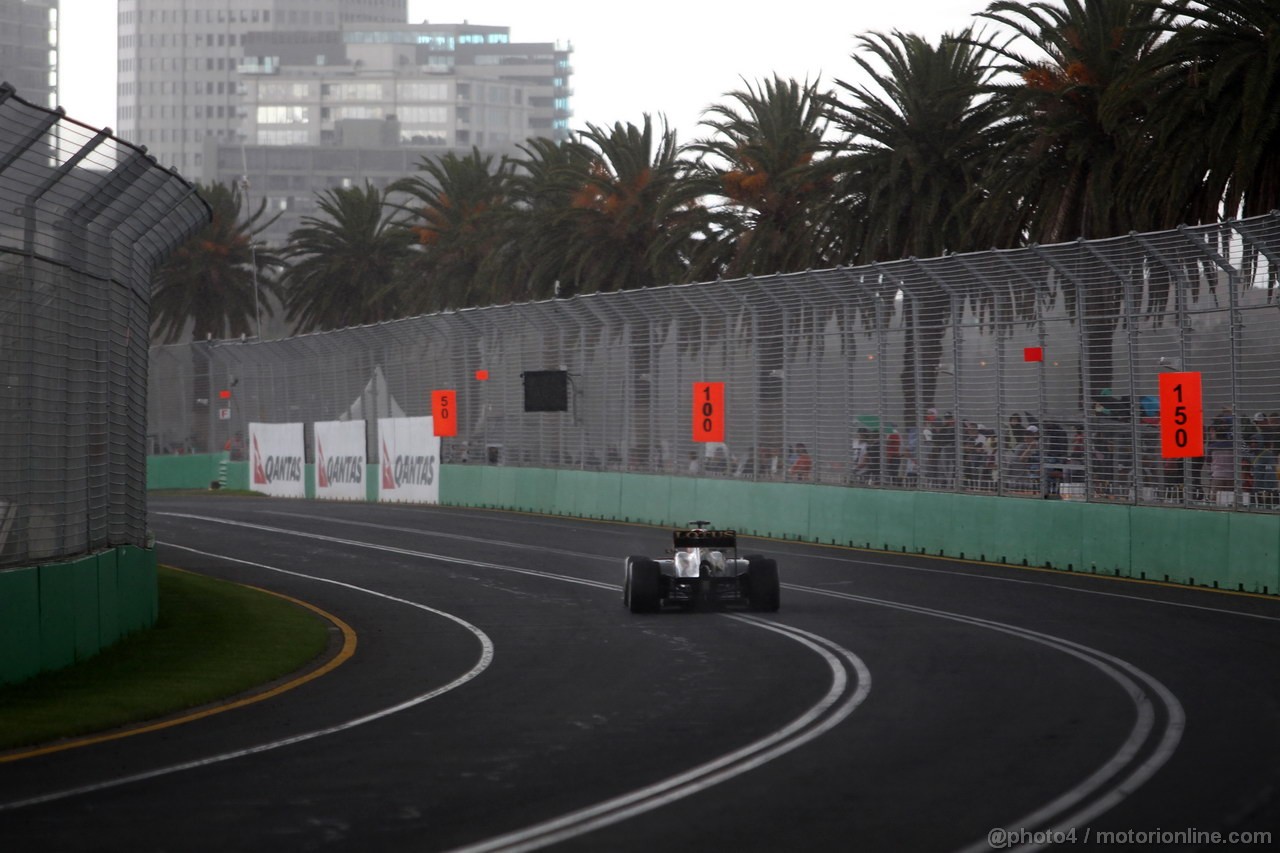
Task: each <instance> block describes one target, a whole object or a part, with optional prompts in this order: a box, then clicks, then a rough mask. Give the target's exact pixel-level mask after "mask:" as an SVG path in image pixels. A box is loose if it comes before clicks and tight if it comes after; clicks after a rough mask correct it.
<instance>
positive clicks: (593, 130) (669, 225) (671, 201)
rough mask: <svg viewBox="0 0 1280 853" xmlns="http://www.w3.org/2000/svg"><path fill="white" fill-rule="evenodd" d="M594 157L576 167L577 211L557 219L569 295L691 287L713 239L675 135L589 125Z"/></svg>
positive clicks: (647, 124) (649, 127)
mask: <svg viewBox="0 0 1280 853" xmlns="http://www.w3.org/2000/svg"><path fill="white" fill-rule="evenodd" d="M580 139H581V141H582V142H583V143H584V144H586V145H587V146H588V147H589V149H590V152H591V155H590V156H589V157H588V158H586V159H584V160H579V161H578V162H577V163H576V166H577V171H576V172H575V173H574V174H573V175H572V176H571V177H572V179H573V181H574V192H573V195H572V197H571V198H570V199H569V206H568V207H567V208H565V209H563V210H562V211H561V212H560V214H559V215H558V216H557V217H556V227H558V228H563V229H565V231H564V235H563V240H564V243H563V249H564V255H563V259H562V260H563V266H562V269H561V284H562V291H561V293H562V294H566V295H567V294H568V293H575V292H580V293H591V292H595V291H601V290H626V289H631V288H637V287H649V286H653V285H663V284H671V283H676V282H683V281H686V280H687V276H688V273H689V265H690V259H691V258H692V257H693V256H694V254H695V253H696V252H697V251H698V247H699V246H700V245H701V243H703V242H704V241H705V240H706V239H707V233H708V225H709V217H708V216H707V211H706V209H705V208H703V207H702V206H701V205H700V204H699V203H698V197H699V195H700V193H701V191H700V188H699V186H698V184H697V183H696V182H694V181H692V180H689V174H690V171H691V165H690V164H689V163H688V162H686V161H684V160H683V159H681V156H680V154H681V149H680V147H679V146H678V145H677V143H676V136H675V132H674V131H671V130H669V129H668V128H667V127H666V123H665V121H664V122H663V127H662V130H661V131H657V132H655V130H654V127H653V123H652V121H651V119H650V117H649V116H648V115H646V116H645V117H644V124H643V126H640V127H637V126H636V125H634V124H630V123H628V124H625V125H624V124H622V123H621V122H619V123H616V124H614V125H613V127H611V128H604V127H599V126H597V125H590V124H589V125H587V130H586V131H585V132H584V133H582V134H581V137H580Z"/></svg>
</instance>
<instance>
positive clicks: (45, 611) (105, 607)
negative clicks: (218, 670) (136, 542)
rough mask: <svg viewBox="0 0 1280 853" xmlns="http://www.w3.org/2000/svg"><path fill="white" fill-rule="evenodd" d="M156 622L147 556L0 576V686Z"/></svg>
mask: <svg viewBox="0 0 1280 853" xmlns="http://www.w3.org/2000/svg"><path fill="white" fill-rule="evenodd" d="M158 615H159V607H158V601H157V593H156V554H155V551H152V550H147V549H144V548H137V547H134V546H124V547H120V548H113V549H110V550H107V551H101V552H98V553H96V554H89V555H87V556H85V557H82V558H80V559H78V560H72V561H69V562H63V563H48V564H45V565H40V566H29V567H25V568H17V569H7V570H4V571H0V684H15V683H17V682H19V681H24V680H25V679H27V678H30V677H31V676H33V675H36V674H38V673H41V672H49V671H52V670H55V669H61V668H62V667H64V666H67V665H69V664H72V663H75V662H76V661H80V660H84V659H86V658H89V657H92V656H93V655H95V654H97V653H98V652H100V651H102V650H103V649H105V648H107V647H108V646H111V645H113V644H114V643H115V642H116V641H118V640H120V639H121V638H123V637H125V636H128V635H129V634H132V633H134V632H136V631H140V630H142V629H144V628H149V627H151V626H152V625H154V624H155V622H156V618H157V616H158Z"/></svg>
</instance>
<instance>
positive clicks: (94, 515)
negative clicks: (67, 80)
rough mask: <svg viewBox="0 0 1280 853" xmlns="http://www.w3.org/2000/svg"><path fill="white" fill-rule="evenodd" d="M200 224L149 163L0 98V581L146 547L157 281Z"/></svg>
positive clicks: (184, 196)
mask: <svg viewBox="0 0 1280 853" xmlns="http://www.w3.org/2000/svg"><path fill="white" fill-rule="evenodd" d="M208 219H209V211H208V207H207V205H205V203H204V202H203V201H202V200H201V199H200V198H199V197H198V196H197V195H196V194H195V188H194V187H193V186H192V185H191V184H189V183H187V182H186V181H184V180H183V179H182V178H180V177H179V176H178V175H176V174H175V173H173V172H171V171H169V170H167V169H163V168H161V167H159V166H158V165H156V163H155V161H154V160H153V159H152V158H151V157H149V156H148V155H147V154H146V151H145V149H142V148H138V147H135V146H133V145H130V144H128V143H126V142H123V141H121V140H119V139H116V138H115V137H114V136H112V135H111V133H110V131H108V130H98V129H95V128H92V127H89V126H87V125H84V124H81V123H79V122H76V121H74V120H72V119H69V118H67V117H66V116H65V115H64V114H63V113H62V111H61V110H57V111H52V110H48V109H45V108H43V107H40V106H37V105H35V104H32V103H29V102H27V101H25V100H23V99H22V98H20V97H18V96H17V94H16V93H15V91H14V89H13V87H12V86H10V85H8V84H7V83H6V84H4V85H3V86H0V341H2V342H3V343H2V346H0V567H3V566H12V565H25V564H29V563H35V562H39V561H48V560H51V559H55V558H64V557H68V556H72V555H77V554H83V553H87V552H90V551H93V550H96V549H99V548H104V547H108V546H116V545H126V544H132V545H144V544H145V540H146V390H147V386H146V371H147V364H148V361H147V346H148V341H149V338H150V290H151V272H152V269H153V268H154V267H155V266H156V265H157V264H158V263H160V262H161V261H162V260H163V259H164V258H165V257H166V256H167V255H168V254H169V253H170V252H171V251H172V250H173V249H174V248H175V247H176V246H177V245H179V244H180V243H181V242H182V241H183V240H185V239H186V238H187V237H188V236H189V235H191V234H192V233H194V232H195V231H196V230H198V229H199V228H200V227H201V226H202V225H203V224H204V223H205V222H207V221H208Z"/></svg>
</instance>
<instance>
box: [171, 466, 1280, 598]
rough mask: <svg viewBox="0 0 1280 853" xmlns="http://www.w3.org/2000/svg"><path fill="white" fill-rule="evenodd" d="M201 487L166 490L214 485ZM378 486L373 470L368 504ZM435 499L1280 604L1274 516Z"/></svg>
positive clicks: (799, 496)
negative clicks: (700, 525) (1225, 593)
mask: <svg viewBox="0 0 1280 853" xmlns="http://www.w3.org/2000/svg"><path fill="white" fill-rule="evenodd" d="M214 455H215V456H216V455H218V454H214ZM165 458H166V459H182V458H183V457H165ZM226 467H227V472H228V475H227V486H228V487H229V488H247V487H248V478H249V475H248V465H247V463H244V462H232V463H229V464H228V465H227V466H226ZM195 476H196V475H195V473H194V472H193V474H192V480H191V482H190V483H189V484H188V485H186V486H168V487H169V488H175V487H187V488H206V487H207V486H208V483H207V482H205V483H203V484H201V483H200V482H199V480H197V479H195ZM200 476H201V477H202V476H203V474H200ZM377 476H378V471H377V466H375V465H370V466H369V471H368V482H369V487H368V495H369V499H370V500H374V499H376V496H377V483H376V482H375V481H374V478H375V477H377ZM166 482H168V481H166ZM151 487H152V488H155V487H156V486H155V485H154V484H152V485H151ZM314 494H315V489H314V473H313V471H312V466H310V465H308V466H307V495H308V496H309V497H310V496H313V495H314ZM440 500H441V503H444V504H449V505H454V506H476V507H492V508H495V509H518V510H527V511H530V512H545V513H551V514H554V515H567V516H578V517H583V518H601V519H616V520H620V521H642V522H646V523H650V524H663V525H667V524H673V525H676V524H684V523H685V522H687V521H689V520H690V519H694V518H709V519H711V520H713V521H714V522H715V523H716V524H723V525H728V526H733V527H736V528H737V529H738V530H740V531H743V532H746V533H753V534H757V535H762V536H776V537H779V538H787V539H801V540H805V541H810V542H825V543H832V544H839V545H853V546H856V547H862V548H874V549H878V550H885V551H897V552H900V553H902V552H906V553H918V554H934V555H939V556H947V557H961V558H965V559H971V560H989V561H991V562H996V563H1008V564H1011V565H1027V566H1041V567H1048V568H1055V569H1063V570H1071V571H1077V572H1098V573H1104V574H1112V575H1119V576H1122V577H1133V578H1146V579H1149V580H1168V581H1171V582H1174V583H1183V584H1195V585H1201V586H1217V587H1220V588H1223V589H1232V590H1244V591H1246V592H1262V593H1268V594H1277V593H1280V515H1274V514H1266V515H1263V514H1251V513H1245V512H1218V511H1209V510H1192V509H1166V508H1163V507H1152V506H1131V505H1128V504H1107V503H1085V502H1077V501H1045V500H1033V499H1028V498H1010V497H1004V498H998V497H990V496H986V495H968V494H951V493H946V492H923V491H894V490H892V489H856V488H844V487H837V486H810V485H801V484H798V483H753V482H750V481H744V480H717V479H696V478H691V477H668V476H653V475H646V474H622V473H615V472H592V471H572V470H558V469H542V468H509V467H502V466H484V465H482V466H469V465H445V466H443V467H442V471H441V481H440Z"/></svg>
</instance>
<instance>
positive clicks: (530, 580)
mask: <svg viewBox="0 0 1280 853" xmlns="http://www.w3.org/2000/svg"><path fill="white" fill-rule="evenodd" d="M151 512H152V522H151V523H152V527H153V529H154V530H155V531H156V534H157V537H158V540H159V542H160V544H159V546H158V547H159V549H160V558H161V561H162V562H164V563H167V564H169V565H173V566H177V567H180V568H186V569H191V570H195V571H200V572H205V573H208V574H211V575H216V576H219V577H224V578H229V579H232V580H236V581H241V582H245V583H250V584H253V585H256V586H262V587H266V588H270V589H273V590H278V591H280V592H283V593H286V594H288V595H292V596H295V597H297V598H301V599H304V600H306V601H309V602H312V603H314V604H315V605H317V606H318V607H320V608H323V609H324V610H326V611H328V612H330V613H332V614H334V615H336V616H338V617H339V618H341V619H342V620H344V621H345V622H346V623H348V624H349V625H350V626H351V627H352V628H353V629H354V630H355V632H356V635H357V637H358V639H357V647H356V651H355V654H354V656H353V657H352V658H351V659H350V660H349V661H347V662H346V663H344V664H342V665H341V666H339V667H337V668H336V669H334V670H333V671H332V672H331V673H329V674H327V675H325V676H323V677H320V678H317V679H315V680H313V681H310V682H308V683H306V684H304V685H302V686H300V687H297V688H296V689H293V690H290V691H288V692H285V693H283V694H281V695H279V696H276V697H274V698H271V699H268V700H265V701H262V702H258V703H255V704H251V705H248V706H246V707H243V708H239V709H237V710H233V711H228V712H226V713H221V714H215V715H213V716H208V717H205V718H202V719H199V720H196V721H193V722H190V723H186V724H183V725H178V726H175V727H172V728H167V729H164V730H161V731H156V732H152V733H147V734H139V735H136V736H132V737H126V738H121V739H118V740H113V741H108V742H104V743H98V744H95V745H91V746H86V747H82V748H77V749H70V750H65V751H62V752H57V753H53V754H48V755H42V756H37V757H32V758H27V759H23V760H19V761H14V762H10V763H4V764H0V850H3V851H5V853H25V851H43V850H48V851H59V853H67V851H90V850H92V851H161V850H164V851H232V850H270V851H294V850H331V849H332V850H352V851H357V850H358V851H382V850H404V851H434V850H454V849H465V850H472V851H481V850H531V849H539V848H542V847H551V848H554V849H556V850H580V851H656V850H662V851H684V850H689V851H694V850H696V851H710V850H734V851H790V850H805V851H823V850H840V851H844V850H860V851H880V850H885V851H898V850H905V851H913V850H925V851H982V850H990V849H992V848H991V846H990V845H989V843H988V833H989V832H991V831H992V830H993V829H994V830H997V833H996V835H995V836H994V837H993V840H995V841H996V842H997V847H999V848H1000V849H1004V848H1006V847H1007V848H1008V849H1024V850H1034V849H1042V848H1044V847H1045V846H1047V845H1046V844H1045V843H1044V842H1046V841H1052V840H1055V839H1056V840H1059V841H1061V842H1063V843H1062V844H1060V845H1058V849H1064V850H1065V849H1099V848H1101V847H1105V846H1111V847H1112V849H1139V848H1141V849H1152V850H1155V849H1160V850H1169V849H1258V850H1262V849H1274V844H1275V841H1274V840H1275V839H1280V677H1278V676H1277V673H1278V671H1280V669H1278V667H1280V601H1277V600H1275V599H1264V598H1260V597H1251V596H1242V595H1228V594H1222V593H1213V592H1209V591H1197V590H1190V589H1181V588H1173V587H1166V586H1162V585H1155V584H1143V583H1133V582H1123V581H1118V580H1114V579H1110V580H1109V579H1103V578H1097V577H1090V576H1081V575H1072V574H1063V573H1056V572H1047V571H1035V570H1026V569H1010V568H1000V567H995V566H986V565H976V564H971V563H958V562H954V561H946V560H940V559H930V558H927V557H921V556H909V555H893V554H882V553H872V552H866V551H854V550H847V549H836V548H830V547H820V546H812V545H800V544H796V543H782V542H774V541H764V540H750V539H745V538H744V540H743V542H742V543H741V545H742V550H743V552H759V553H763V554H767V555H769V556H774V557H776V558H777V560H778V564H779V569H780V573H781V576H782V582H783V591H782V609H781V611H780V612H778V613H776V614H752V613H749V612H745V611H737V610H735V611H721V612H692V611H689V612H686V611H667V612H664V613H661V614H643V615H633V614H631V613H629V612H628V611H627V610H625V609H624V607H623V606H622V599H621V591H620V587H621V582H622V563H623V558H624V557H625V556H626V555H628V554H659V553H661V552H662V550H663V549H664V548H666V547H667V545H668V544H669V542H670V537H669V533H667V532H666V531H664V530H661V529H657V528H650V527H643V526H636V525H621V524H605V523H599V522H589V521H578V520H571V519H558V518H548V517H542V516H533V515H522V514H515V513H500V512H487V511H481V510H465V509H442V508H425V507H393V506H378V505H372V504H362V503H361V504H356V503H351V504H345V503H332V504H330V503H323V502H303V501H284V500H270V499H254V498H227V497H217V498H201V497H190V498H173V497H169V498H159V499H157V498H153V499H152V501H151ZM1001 831H1003V832H1005V833H1006V834H1004V835H1001V834H1000V832H1001ZM1110 832H1119V833H1134V834H1135V837H1138V838H1141V837H1142V836H1137V835H1136V834H1138V833H1165V835H1163V836H1161V835H1154V836H1151V835H1149V836H1147V838H1149V839H1152V840H1163V841H1164V842H1166V843H1156V844H1146V845H1135V846H1132V847H1124V846H1115V845H1108V844H1106V840H1111V839H1112V838H1113V837H1112V836H1107V835H1105V833H1110ZM1232 832H1271V833H1273V835H1272V839H1273V841H1272V843H1269V844H1268V843H1261V844H1257V845H1256V846H1249V845H1219V846H1214V845H1212V844H1209V843H1204V842H1205V841H1206V840H1207V839H1209V838H1210V835H1209V834H1210V833H1221V837H1222V838H1223V839H1226V838H1228V837H1229V835H1228V834H1229V833H1232ZM1099 833H1104V834H1103V835H1099ZM1171 833H1183V834H1182V835H1177V836H1175V835H1172V834H1171ZM1192 833H1195V834H1194V835H1193V834H1192ZM1072 839H1074V840H1075V844H1074V845H1073V844H1071V843H1069V842H1070V841H1071V840H1072ZM1186 840H1192V841H1193V842H1196V843H1190V844H1182V843H1180V842H1182V841H1186Z"/></svg>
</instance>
